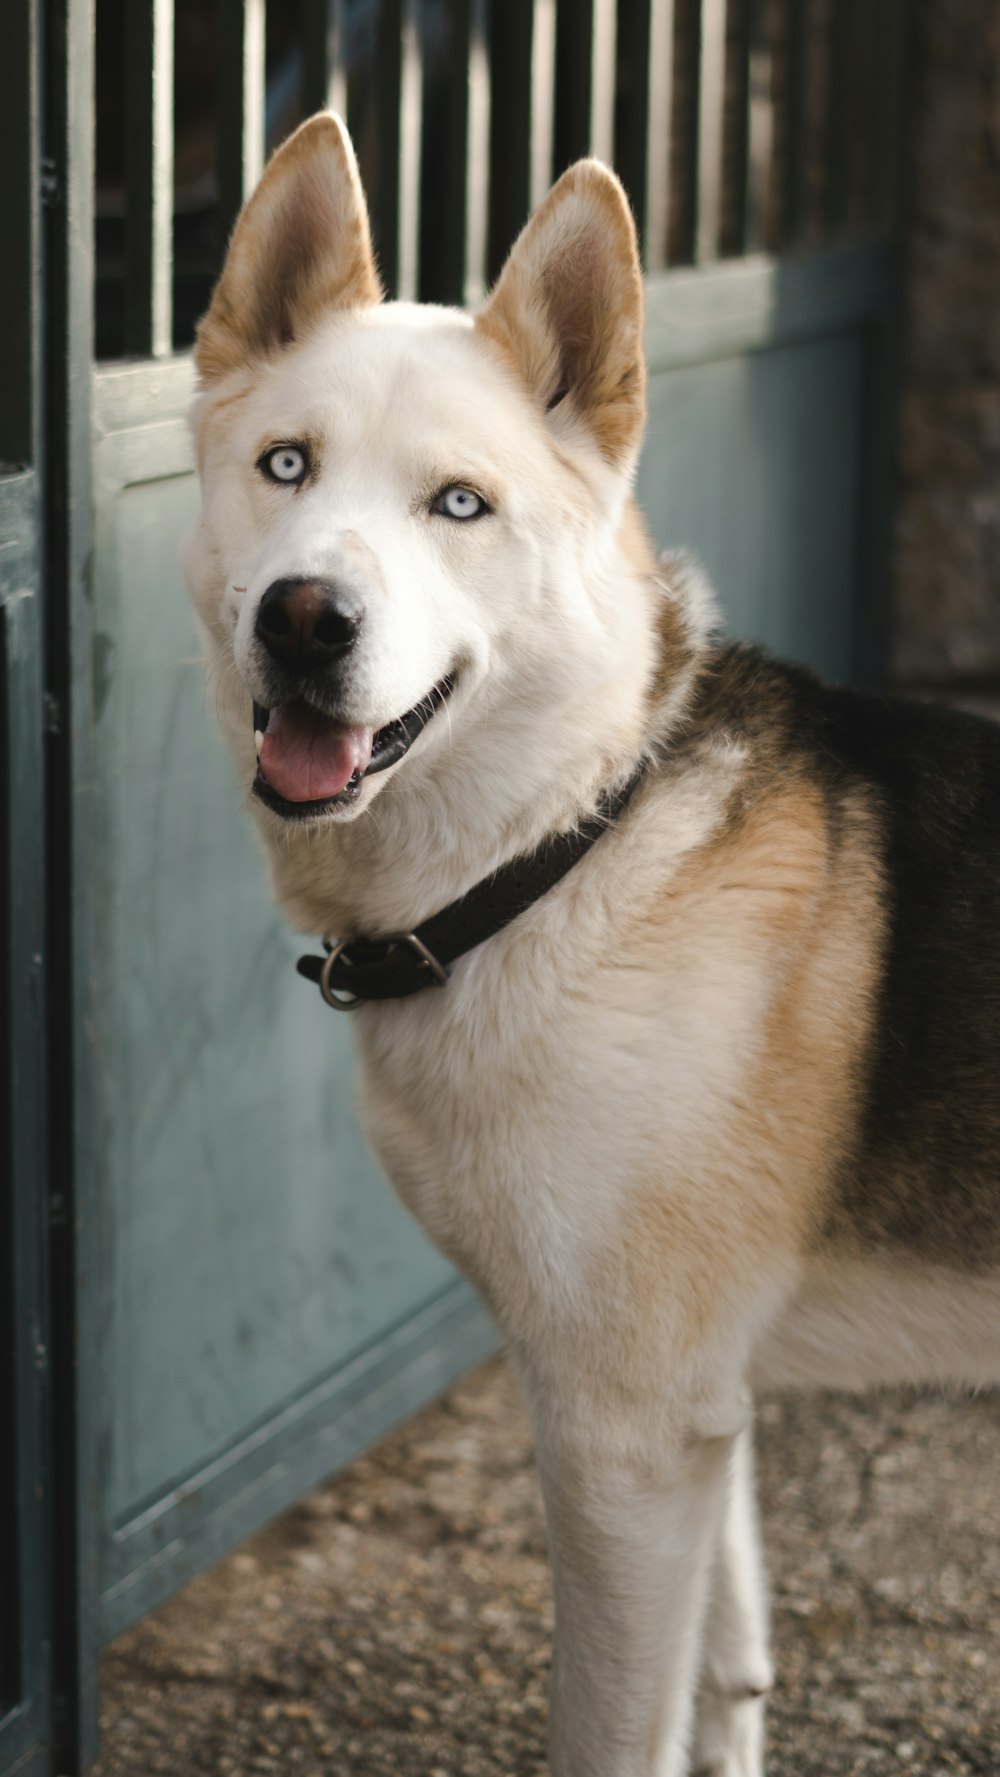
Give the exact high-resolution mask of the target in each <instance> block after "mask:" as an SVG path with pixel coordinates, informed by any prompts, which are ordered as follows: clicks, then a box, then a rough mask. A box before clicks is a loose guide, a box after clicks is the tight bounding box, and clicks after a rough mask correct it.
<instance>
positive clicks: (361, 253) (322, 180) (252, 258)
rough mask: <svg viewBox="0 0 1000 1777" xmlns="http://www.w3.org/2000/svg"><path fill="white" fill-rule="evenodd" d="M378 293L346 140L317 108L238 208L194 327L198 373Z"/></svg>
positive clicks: (207, 376) (241, 362) (223, 367)
mask: <svg viewBox="0 0 1000 1777" xmlns="http://www.w3.org/2000/svg"><path fill="white" fill-rule="evenodd" d="M381 295H382V292H381V289H380V288H379V281H378V276H377V274H376V271H375V260H374V256H373V254H372V243H371V233H370V230H369V227H368V211H367V209H366V208H365V199H364V193H363V192H362V190H361V180H360V177H359V174H358V165H357V161H356V160H355V158H354V150H353V148H352V147H351V139H350V136H349V135H348V134H347V130H346V129H345V127H344V125H343V124H342V123H341V121H340V119H339V118H338V117H334V116H333V114H332V113H327V112H320V113H318V115H317V116H315V117H310V118H309V119H308V121H307V122H306V123H304V124H302V125H301V127H300V128H299V129H297V130H296V131H295V134H294V135H292V136H289V138H288V140H287V142H283V143H282V145H281V147H280V148H279V149H278V151H277V153H276V154H274V155H273V156H272V158H271V160H270V161H269V163H268V166H267V169H266V171H265V173H264V177H263V178H262V180H261V182H260V184H259V185H258V187H257V189H256V191H255V192H254V193H253V195H252V197H250V198H248V200H247V202H246V203H245V204H244V206H243V209H242V210H241V212H240V216H239V220H238V222H237V224H236V227H235V229H234V231H233V237H232V240H231V241H230V243H229V252H228V254H227V256H226V263H225V265H224V266H223V270H222V276H221V278H220V279H219V282H218V283H217V285H216V287H215V291H214V294H213V296H212V303H211V307H210V308H209V311H208V313H207V315H206V316H205V318H204V320H203V321H202V323H201V325H200V327H199V329H198V343H197V346H196V348H195V364H196V366H197V369H198V373H199V375H200V376H201V377H202V379H203V381H205V382H212V381H213V380H214V379H215V378H216V377H220V376H225V375H226V373H227V372H228V371H230V370H235V369H238V368H240V367H241V366H245V365H247V364H250V363H253V362H254V361H255V360H256V359H259V358H261V357H265V356H267V354H268V353H270V352H274V351H277V350H280V348H281V347H282V346H285V345H288V344H289V343H290V342H291V341H292V340H294V339H298V338H300V337H301V335H302V333H303V332H304V331H305V330H306V329H307V328H308V327H309V326H310V325H311V324H312V323H313V322H314V321H316V320H317V319H318V318H319V317H320V316H321V315H323V314H324V313H328V312H329V311H330V310H333V309H345V308H363V307H366V306H368V305H369V304H371V303H375V302H378V301H379V300H380V298H381Z"/></svg>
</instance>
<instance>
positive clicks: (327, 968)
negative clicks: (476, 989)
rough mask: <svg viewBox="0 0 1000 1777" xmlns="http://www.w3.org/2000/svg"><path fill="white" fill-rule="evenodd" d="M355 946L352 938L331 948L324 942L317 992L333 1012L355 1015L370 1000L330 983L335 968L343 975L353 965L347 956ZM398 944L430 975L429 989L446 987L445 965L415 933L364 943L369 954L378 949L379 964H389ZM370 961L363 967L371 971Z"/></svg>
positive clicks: (371, 959) (367, 958) (328, 942)
mask: <svg viewBox="0 0 1000 1777" xmlns="http://www.w3.org/2000/svg"><path fill="white" fill-rule="evenodd" d="M354 942H356V940H354V939H351V938H343V939H341V941H340V942H339V943H338V944H333V943H332V942H331V941H330V939H329V938H324V940H323V944H324V946H325V949H326V952H327V955H326V957H325V959H324V962H323V967H322V969H321V970H320V975H319V991H320V993H321V994H322V996H323V998H324V1000H325V1001H326V1003H327V1005H328V1006H332V1008H333V1010H334V1011H335V1012H354V1011H356V1010H357V1008H358V1006H360V1005H362V1004H363V1003H364V1002H365V1000H366V999H368V998H369V997H371V996H369V995H367V994H364V993H352V992H351V991H350V989H349V988H347V987H344V986H343V985H342V984H341V983H337V984H335V983H334V980H333V972H334V969H336V967H337V965H338V964H339V965H340V967H341V970H342V971H343V970H344V969H350V968H351V967H353V966H354V965H355V959H354V958H352V956H351V954H350V952H351V945H352V943H354ZM399 944H408V945H409V946H410V949H411V950H412V951H413V952H414V955H415V956H416V958H417V965H418V967H419V968H421V969H428V970H429V971H430V976H431V979H430V981H429V982H428V983H427V985H428V986H434V987H443V986H444V985H445V982H446V981H447V979H448V970H447V968H446V966H445V964H444V963H443V962H440V961H439V959H438V958H437V957H436V956H435V955H434V952H433V951H432V950H429V949H428V948H427V945H426V944H425V943H424V942H423V939H422V938H418V936H417V934H416V932H393V933H391V934H390V936H389V937H388V938H377V939H374V940H372V939H366V940H365V948H366V950H369V951H370V950H371V949H372V948H374V947H375V946H376V945H377V947H378V948H379V949H380V950H381V951H382V952H383V956H382V959H381V960H382V961H384V962H388V961H389V958H390V957H391V955H392V952H393V951H394V950H395V949H396V946H397V945H399ZM373 961H374V959H373V958H372V957H371V956H367V957H366V958H365V966H366V967H368V968H371V966H372V963H373Z"/></svg>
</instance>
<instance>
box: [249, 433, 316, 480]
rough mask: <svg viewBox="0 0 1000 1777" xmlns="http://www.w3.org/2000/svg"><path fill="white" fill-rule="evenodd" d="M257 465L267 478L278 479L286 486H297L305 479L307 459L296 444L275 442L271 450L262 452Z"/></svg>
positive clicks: (307, 466)
mask: <svg viewBox="0 0 1000 1777" xmlns="http://www.w3.org/2000/svg"><path fill="white" fill-rule="evenodd" d="M257 467H258V468H259V469H261V470H263V472H264V474H265V475H266V476H267V477H268V478H269V480H271V481H280V482H281V483H282V484H283V485H284V486H286V487H297V486H298V484H299V482H300V481H304V480H305V476H306V471H307V469H308V468H309V461H308V458H307V456H306V453H305V451H304V450H300V449H299V447H298V445H297V444H276V445H275V446H274V449H273V450H266V451H265V452H264V455H263V456H262V457H261V459H260V461H259V463H258V465H257Z"/></svg>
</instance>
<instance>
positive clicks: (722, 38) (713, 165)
mask: <svg viewBox="0 0 1000 1777" xmlns="http://www.w3.org/2000/svg"><path fill="white" fill-rule="evenodd" d="M725 74H726V0H701V51H700V56H699V73H698V187H697V189H698V222H697V237H696V249H695V254H696V258H697V259H698V260H699V262H703V261H705V260H711V259H716V258H717V257H718V254H719V243H720V232H721V226H722V147H723V102H724V97H725Z"/></svg>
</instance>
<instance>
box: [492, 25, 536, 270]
mask: <svg viewBox="0 0 1000 1777" xmlns="http://www.w3.org/2000/svg"><path fill="white" fill-rule="evenodd" d="M534 15H535V5H534V0H506V4H505V5H499V6H497V5H494V7H493V15H492V19H491V21H490V78H491V94H490V173H489V178H490V194H489V248H488V251H489V259H488V268H489V277H490V280H491V281H492V280H493V279H494V278H495V277H496V276H497V275H498V273H499V271H500V268H501V266H502V265H503V262H504V260H505V259H506V257H507V253H508V251H509V249H510V246H511V243H512V242H513V240H514V237H515V235H516V234H517V232H518V230H519V228H520V227H521V224H522V223H523V221H524V219H525V217H526V216H527V214H528V210H529V208H530V205H531V157H532V146H533V144H532V130H531V119H532V103H531V100H532V88H533V84H534V73H535V67H534V26H535V17H534ZM525 119H528V123H529V127H528V129H525V127H524V126H525Z"/></svg>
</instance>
